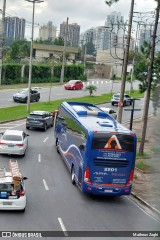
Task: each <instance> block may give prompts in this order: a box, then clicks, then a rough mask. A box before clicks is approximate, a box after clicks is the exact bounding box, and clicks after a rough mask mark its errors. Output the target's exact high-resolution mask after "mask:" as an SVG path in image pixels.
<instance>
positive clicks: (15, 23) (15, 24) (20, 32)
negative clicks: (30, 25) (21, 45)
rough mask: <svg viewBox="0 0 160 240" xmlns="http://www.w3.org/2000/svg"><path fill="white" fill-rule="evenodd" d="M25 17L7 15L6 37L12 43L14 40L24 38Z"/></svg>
mask: <svg viewBox="0 0 160 240" xmlns="http://www.w3.org/2000/svg"><path fill="white" fill-rule="evenodd" d="M24 35H25V19H23V18H21V19H20V18H18V17H5V39H6V40H9V41H10V43H12V42H13V41H14V40H21V39H24Z"/></svg>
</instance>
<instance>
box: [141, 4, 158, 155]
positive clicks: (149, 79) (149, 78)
mask: <svg viewBox="0 0 160 240" xmlns="http://www.w3.org/2000/svg"><path fill="white" fill-rule="evenodd" d="M155 1H156V2H157V7H156V14H155V23H154V29H153V35H152V44H151V52H150V63H149V67H148V74H147V80H146V82H147V89H146V101H145V103H144V119H143V126H142V136H141V143H140V147H139V154H140V155H143V152H144V143H145V137H146V130H147V121H148V109H149V101H150V94H151V83H152V76H153V70H154V57H155V46H156V33H157V26H158V19H159V11H160V0H155Z"/></svg>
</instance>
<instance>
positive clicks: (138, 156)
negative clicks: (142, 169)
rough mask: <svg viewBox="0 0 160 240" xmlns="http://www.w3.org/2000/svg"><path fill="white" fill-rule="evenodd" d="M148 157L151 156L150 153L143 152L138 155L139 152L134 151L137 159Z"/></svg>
mask: <svg viewBox="0 0 160 240" xmlns="http://www.w3.org/2000/svg"><path fill="white" fill-rule="evenodd" d="M150 157H151V156H150V154H149V153H147V152H144V153H143V155H140V154H139V152H137V153H136V158H137V159H148V158H150Z"/></svg>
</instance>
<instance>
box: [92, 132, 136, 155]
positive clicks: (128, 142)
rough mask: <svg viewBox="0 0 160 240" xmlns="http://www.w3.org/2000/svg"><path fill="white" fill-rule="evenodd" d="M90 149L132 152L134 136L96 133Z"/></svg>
mask: <svg viewBox="0 0 160 240" xmlns="http://www.w3.org/2000/svg"><path fill="white" fill-rule="evenodd" d="M92 149H116V150H123V151H127V152H133V151H134V136H131V135H126V134H115V135H114V134H110V133H97V134H95V135H94V137H93V141H92Z"/></svg>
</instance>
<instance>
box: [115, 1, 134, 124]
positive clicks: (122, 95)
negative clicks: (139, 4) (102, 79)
mask: <svg viewBox="0 0 160 240" xmlns="http://www.w3.org/2000/svg"><path fill="white" fill-rule="evenodd" d="M133 9H134V0H131V8H130V17H129V23H128V24H129V26H128V35H127V42H126V49H125V53H124V64H123V72H122V82H121V91H120V102H119V106H118V119H117V120H118V122H120V123H121V121H122V110H123V98H124V92H125V83H126V75H127V64H128V55H129V47H130V38H131V30H132V19H133Z"/></svg>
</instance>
